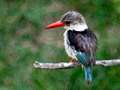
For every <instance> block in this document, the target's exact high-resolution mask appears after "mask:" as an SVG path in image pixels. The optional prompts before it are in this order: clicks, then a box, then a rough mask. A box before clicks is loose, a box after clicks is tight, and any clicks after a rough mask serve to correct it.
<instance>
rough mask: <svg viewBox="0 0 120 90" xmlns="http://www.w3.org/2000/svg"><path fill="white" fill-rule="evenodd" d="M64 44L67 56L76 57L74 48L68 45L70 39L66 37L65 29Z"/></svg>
mask: <svg viewBox="0 0 120 90" xmlns="http://www.w3.org/2000/svg"><path fill="white" fill-rule="evenodd" d="M64 45H65V50H66V53H67V54H68V56H70V57H72V58H73V59H77V58H76V52H75V48H74V47H73V46H71V45H70V41H69V39H68V31H65V33H64Z"/></svg>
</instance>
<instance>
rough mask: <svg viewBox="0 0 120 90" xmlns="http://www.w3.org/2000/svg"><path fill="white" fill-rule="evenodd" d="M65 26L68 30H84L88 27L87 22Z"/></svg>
mask: <svg viewBox="0 0 120 90" xmlns="http://www.w3.org/2000/svg"><path fill="white" fill-rule="evenodd" d="M64 28H65V29H67V30H75V31H84V30H85V29H87V28H88V27H87V25H86V24H76V25H72V24H71V25H70V26H65V27H64Z"/></svg>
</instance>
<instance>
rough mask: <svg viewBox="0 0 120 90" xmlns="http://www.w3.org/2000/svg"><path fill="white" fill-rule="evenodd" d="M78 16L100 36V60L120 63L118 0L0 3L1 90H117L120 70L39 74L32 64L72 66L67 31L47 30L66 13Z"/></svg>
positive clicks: (8, 0)
mask: <svg viewBox="0 0 120 90" xmlns="http://www.w3.org/2000/svg"><path fill="white" fill-rule="evenodd" d="M72 10H74V11H77V12H80V13H81V14H82V15H83V16H84V17H85V19H86V22H87V24H88V26H89V28H91V29H93V30H94V32H95V33H96V35H97V37H98V50H97V56H96V57H97V60H103V59H117V58H120V31H119V30H120V1H119V0H28V1H27V0H0V90H86V89H87V90H91V89H92V90H119V89H120V77H119V76H120V73H119V71H120V66H112V67H103V66H95V67H93V84H92V85H87V84H86V82H85V78H84V71H83V70H82V68H81V67H78V68H73V69H64V70H63V69H61V70H42V69H35V68H34V67H33V63H34V62H35V61H40V62H65V61H66V62H69V61H70V59H71V58H69V57H68V56H67V54H66V53H65V50H64V45H63V33H64V29H62V28H56V29H51V30H44V27H45V26H46V25H48V24H50V23H52V22H55V21H57V20H59V19H60V18H61V16H62V14H64V13H65V12H67V11H72Z"/></svg>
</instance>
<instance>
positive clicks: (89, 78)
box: [84, 66, 92, 84]
mask: <svg viewBox="0 0 120 90" xmlns="http://www.w3.org/2000/svg"><path fill="white" fill-rule="evenodd" d="M84 70H85V79H86V81H87V83H88V84H90V83H92V68H91V66H85V67H84Z"/></svg>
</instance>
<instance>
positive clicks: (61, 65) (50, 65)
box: [33, 59, 120, 69]
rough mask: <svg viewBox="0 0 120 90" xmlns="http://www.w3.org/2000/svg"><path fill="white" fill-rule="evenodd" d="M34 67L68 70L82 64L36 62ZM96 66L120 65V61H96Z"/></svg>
mask: <svg viewBox="0 0 120 90" xmlns="http://www.w3.org/2000/svg"><path fill="white" fill-rule="evenodd" d="M33 65H34V67H35V68H41V69H67V68H74V67H78V66H81V63H80V62H78V61H75V62H74V64H73V63H71V62H68V63H66V62H60V63H41V62H38V61H36V62H35V63H34V64H33ZM96 65H103V66H114V65H120V59H114V60H101V61H96Z"/></svg>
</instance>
